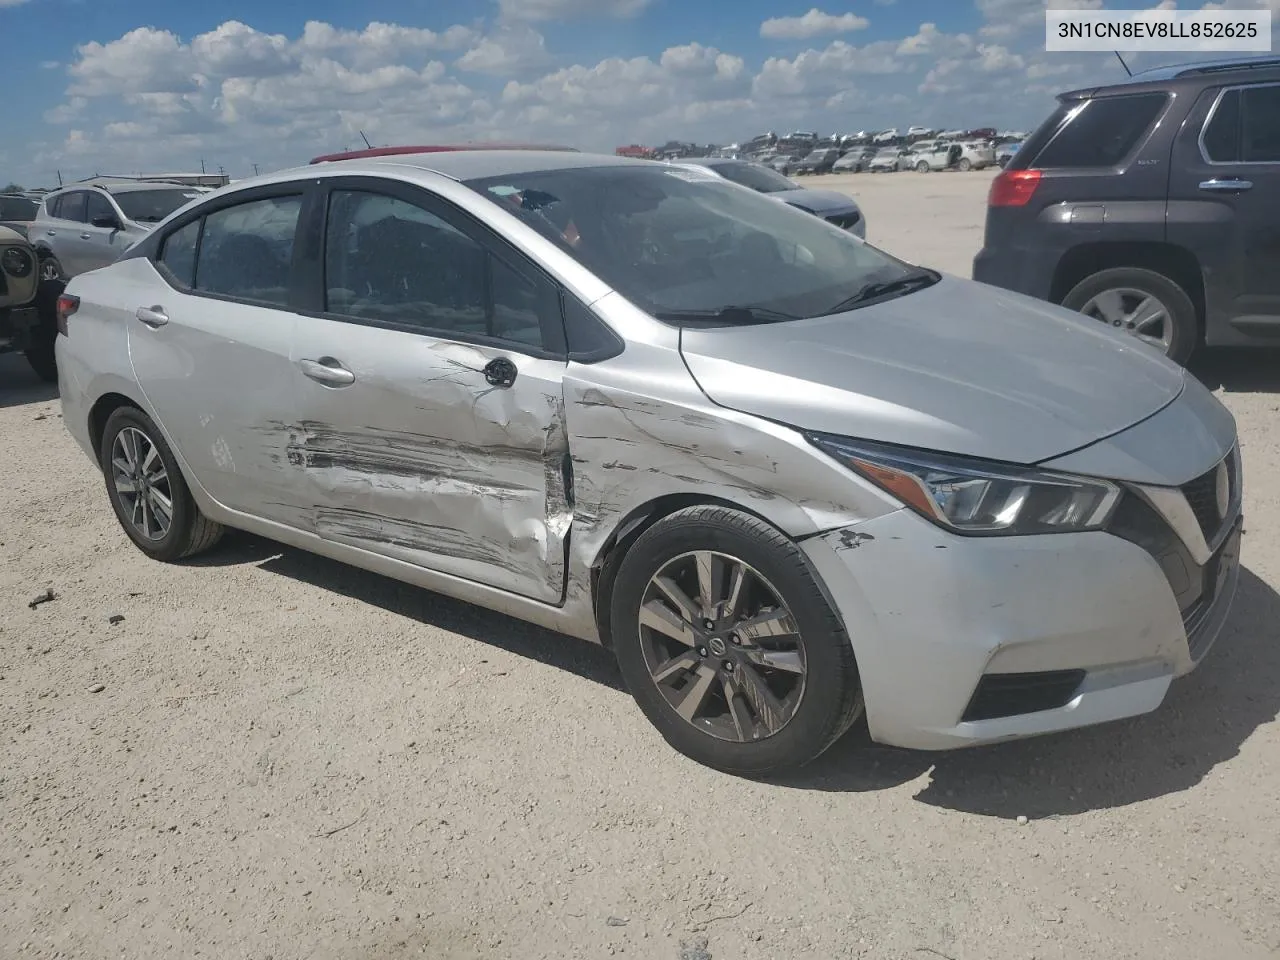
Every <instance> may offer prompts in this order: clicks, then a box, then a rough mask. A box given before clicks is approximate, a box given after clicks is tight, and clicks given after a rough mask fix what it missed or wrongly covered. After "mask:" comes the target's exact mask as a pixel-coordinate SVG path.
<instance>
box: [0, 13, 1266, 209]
mask: <svg viewBox="0 0 1280 960" xmlns="http://www.w3.org/2000/svg"><path fill="white" fill-rule="evenodd" d="M1163 2H1164V4H1166V5H1169V4H1171V3H1173V0H1163ZM1222 3H1225V5H1227V6H1231V7H1257V6H1271V7H1272V8H1277V7H1280V0H1219V4H1220V5H1221V4H1222ZM1053 5H1054V6H1055V7H1060V6H1077V7H1082V8H1091V7H1092V8H1096V7H1100V6H1103V5H1104V2H1103V0H1057V2H1055V3H1054V4H1053ZM1106 5H1108V6H1113V7H1115V6H1139V5H1147V6H1152V5H1155V0H1148V2H1147V3H1146V4H1139V3H1133V2H1130V3H1114V2H1111V3H1107V4H1106ZM1044 6H1045V2H1044V0H851V2H846V3H830V2H825V3H824V2H822V0H818V2H817V4H816V6H815V2H814V0H806V2H789V0H735V2H732V3H729V2H726V0H701V2H689V0H685V2H679V0H472V2H462V0H364V2H361V3H350V2H343V3H337V2H334V0H308V2H306V3H303V2H301V0H258V2H246V0H224V2H222V3H219V4H216V5H214V4H196V3H174V2H173V0H163V2H162V0H0V48H2V49H3V51H4V56H3V57H2V58H0V82H3V83H4V89H6V90H8V91H14V90H20V91H22V93H23V95H21V96H13V95H12V94H11V95H9V96H8V97H7V98H6V105H5V112H4V121H5V125H6V136H5V137H4V138H3V141H2V142H0V181H4V182H7V181H8V180H17V181H18V182H22V183H26V184H28V185H32V184H48V183H50V182H51V181H52V180H53V178H54V172H55V170H60V171H61V172H62V175H63V176H64V177H66V178H75V177H81V176H87V175H90V174H93V173H95V172H115V173H127V172H138V171H143V170H145V171H157V170H160V169H164V170H170V171H172V170H177V169H198V168H199V163H200V160H201V158H203V159H204V160H205V162H206V163H207V164H208V165H209V166H210V167H211V168H217V167H218V166H223V167H225V168H226V170H227V171H228V172H230V173H231V174H232V175H233V176H244V175H247V174H249V173H251V172H252V164H255V163H256V164H258V165H259V167H260V168H261V169H264V170H266V169H272V168H276V167H281V166H287V165H292V164H295V163H299V162H303V161H305V160H306V159H309V158H310V157H311V156H313V155H314V154H316V153H320V152H325V151H328V150H336V149H342V148H343V147H345V146H349V145H356V144H359V142H360V140H359V133H358V131H360V130H364V131H365V133H366V134H368V135H369V137H370V138H371V139H372V140H374V142H376V143H395V142H401V143H403V142H429V141H432V140H435V141H449V140H460V139H537V140H544V141H556V142H566V143H572V144H574V145H576V146H579V147H582V148H585V149H603V150H612V148H613V147H614V146H616V145H618V144H622V143H632V142H641V143H653V142H662V141H665V140H667V139H669V138H673V139H684V140H698V141H700V142H706V141H712V142H718V143H724V142H731V141H733V140H736V139H739V138H746V137H749V136H751V135H753V134H755V133H758V132H760V131H762V130H765V129H776V130H779V131H782V130H792V129H817V130H821V131H823V132H832V131H840V132H847V131H855V130H859V129H872V128H883V127H888V126H899V127H903V128H905V127H906V126H908V125H911V124H915V123H919V124H924V125H929V126H948V127H950V126H958V127H972V126H986V125H991V126H998V127H1002V128H1010V127H1013V128H1022V129H1025V128H1027V127H1030V126H1034V125H1035V124H1036V123H1037V122H1038V121H1039V120H1040V119H1041V118H1042V117H1043V116H1044V114H1045V112H1046V110H1047V109H1048V107H1049V104H1050V103H1051V101H1052V96H1053V94H1054V93H1055V92H1057V91H1059V90H1061V89H1063V88H1067V87H1071V86H1073V85H1083V84H1085V83H1088V82H1091V81H1092V80H1093V79H1096V78H1098V77H1103V78H1110V77H1114V76H1118V75H1119V65H1118V64H1117V63H1116V61H1115V60H1114V58H1113V57H1112V56H1111V55H1109V54H1107V55H1100V54H1091V55H1066V54H1046V53H1045V52H1044V50H1043V40H1044V33H1043V30H1044V28H1043V14H1042V11H1043V9H1044ZM1198 6H1200V3H1198V2H1197V3H1194V4H1193V3H1190V2H1187V0H1183V2H1182V8H1183V9H1194V8H1197V7H1198ZM15 131H16V135H15Z"/></svg>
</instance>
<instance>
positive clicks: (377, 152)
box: [311, 143, 578, 163]
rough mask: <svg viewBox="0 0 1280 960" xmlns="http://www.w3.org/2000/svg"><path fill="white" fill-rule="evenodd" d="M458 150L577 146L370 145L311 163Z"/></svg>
mask: <svg viewBox="0 0 1280 960" xmlns="http://www.w3.org/2000/svg"><path fill="white" fill-rule="evenodd" d="M460 150H547V151H551V152H553V153H577V152H578V149H577V147H561V146H555V145H551V144H538V143H456V144H442V145H437V146H416V147H370V148H369V149H368V150H346V151H343V152H342V153H326V154H324V155H323V156H319V157H315V158H314V159H312V161H311V163H331V162H333V161H336V160H362V159H368V158H370V157H395V156H403V155H405V154H413V153H455V152H457V151H460Z"/></svg>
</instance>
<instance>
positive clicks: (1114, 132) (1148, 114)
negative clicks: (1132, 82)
mask: <svg viewBox="0 0 1280 960" xmlns="http://www.w3.org/2000/svg"><path fill="white" fill-rule="evenodd" d="M1166 102H1168V95H1167V94H1164V93H1140V94H1131V95H1128V96H1120V97H1101V98H1096V99H1093V100H1085V101H1083V102H1079V103H1076V102H1072V103H1065V104H1063V105H1062V106H1060V107H1059V108H1058V110H1057V112H1056V113H1055V115H1054V117H1053V118H1051V120H1050V123H1048V124H1046V125H1045V126H1046V127H1050V124H1052V126H1051V127H1050V129H1056V130H1057V131H1058V132H1057V135H1056V136H1054V137H1053V138H1052V139H1051V140H1050V141H1049V143H1048V145H1047V146H1046V147H1045V148H1044V149H1043V150H1041V151H1040V153H1039V154H1038V155H1037V156H1036V158H1035V160H1034V161H1033V162H1032V166H1035V167H1059V168H1061V167H1114V166H1115V165H1116V164H1118V163H1119V162H1120V161H1121V160H1123V159H1124V158H1125V157H1126V156H1128V155H1129V151H1130V150H1132V149H1133V148H1134V146H1135V145H1136V144H1137V142H1138V141H1139V140H1140V139H1141V138H1142V136H1143V135H1144V134H1145V133H1146V132H1147V131H1148V130H1150V129H1151V125H1152V123H1154V122H1155V119H1156V117H1158V116H1159V115H1160V112H1161V110H1163V108H1164V105H1165V103H1166Z"/></svg>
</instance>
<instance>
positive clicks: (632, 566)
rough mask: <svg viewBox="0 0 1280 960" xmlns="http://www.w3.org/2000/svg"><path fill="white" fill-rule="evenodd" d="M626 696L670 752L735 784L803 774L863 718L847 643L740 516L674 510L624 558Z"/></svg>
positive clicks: (621, 622)
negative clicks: (739, 779)
mask: <svg viewBox="0 0 1280 960" xmlns="http://www.w3.org/2000/svg"><path fill="white" fill-rule="evenodd" d="M611 623H612V629H613V638H614V650H615V652H616V654H617V657H618V663H619V665H620V667H621V670H622V675H623V678H624V679H625V680H626V683H627V687H628V688H629V689H630V690H631V693H632V695H633V696H634V697H635V699H636V702H637V703H638V704H639V705H640V709H641V710H643V711H644V713H645V715H646V716H647V717H648V718H649V720H650V721H651V722H652V723H653V725H654V726H655V727H657V728H658V731H659V732H660V733H661V734H662V736H663V737H664V738H665V739H666V741H667V742H668V743H669V744H670V745H671V746H672V747H674V748H675V749H676V750H679V751H680V752H681V753H683V754H685V755H686V756H688V757H691V758H692V759H694V760H697V761H698V762H699V763H703V764H706V765H707V766H711V767H715V768H718V769H721V770H726V771H730V772H733V773H741V774H754V775H760V774H767V773H776V772H779V771H782V770H784V769H788V768H793V767H798V766H800V765H802V764H804V763H806V762H808V761H809V760H812V759H813V758H815V757H817V756H818V755H819V754H821V753H822V752H823V751H824V750H826V749H827V747H829V746H830V745H831V744H832V743H834V742H835V741H836V740H837V739H838V738H839V737H840V736H841V735H842V734H843V733H844V732H845V731H846V730H848V728H849V726H850V725H851V724H852V723H853V721H854V720H855V719H856V718H857V717H858V716H859V714H860V713H861V710H862V693H861V686H860V685H859V683H858V673H857V669H856V667H855V665H854V658H853V649H852V647H851V645H850V643H849V638H848V636H847V635H846V634H845V631H844V629H843V627H842V625H841V623H840V620H839V618H837V617H836V615H835V614H834V613H833V612H832V610H831V607H830V606H829V605H828V603H827V601H826V599H825V598H824V597H823V594H822V591H821V590H820V589H819V587H818V584H817V582H816V580H815V579H814V574H813V573H812V571H811V570H810V567H809V565H808V563H807V562H806V560H805V557H804V554H803V553H801V551H800V550H799V548H798V547H796V545H795V544H794V543H792V542H791V541H790V540H789V539H787V538H786V537H785V536H783V535H782V534H781V533H779V532H778V531H777V530H775V529H773V528H772V527H770V526H768V525H767V524H765V523H763V522H762V521H760V520H758V519H756V518H755V517H752V516H748V515H746V514H743V513H740V512H738V511H736V510H732V509H728V508H725V507H712V506H698V507H689V508H686V509H684V510H680V511H678V512H676V513H674V514H672V515H671V516H669V517H666V518H665V519H663V520H660V521H658V522H657V523H656V524H654V525H653V526H652V527H651V528H650V529H648V530H647V531H645V532H644V533H643V534H642V535H641V536H640V538H639V539H638V540H636V542H635V543H634V544H633V545H632V546H631V548H630V549H629V550H628V551H627V554H626V556H625V557H624V558H623V560H622V563H621V566H620V567H619V570H618V577H617V580H616V581H615V584H614V589H613V595H612V598H611Z"/></svg>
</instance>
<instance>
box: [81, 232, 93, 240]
mask: <svg viewBox="0 0 1280 960" xmlns="http://www.w3.org/2000/svg"><path fill="white" fill-rule="evenodd" d="M80 239H81V240H92V239H93V234H91V233H82V234H80Z"/></svg>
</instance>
